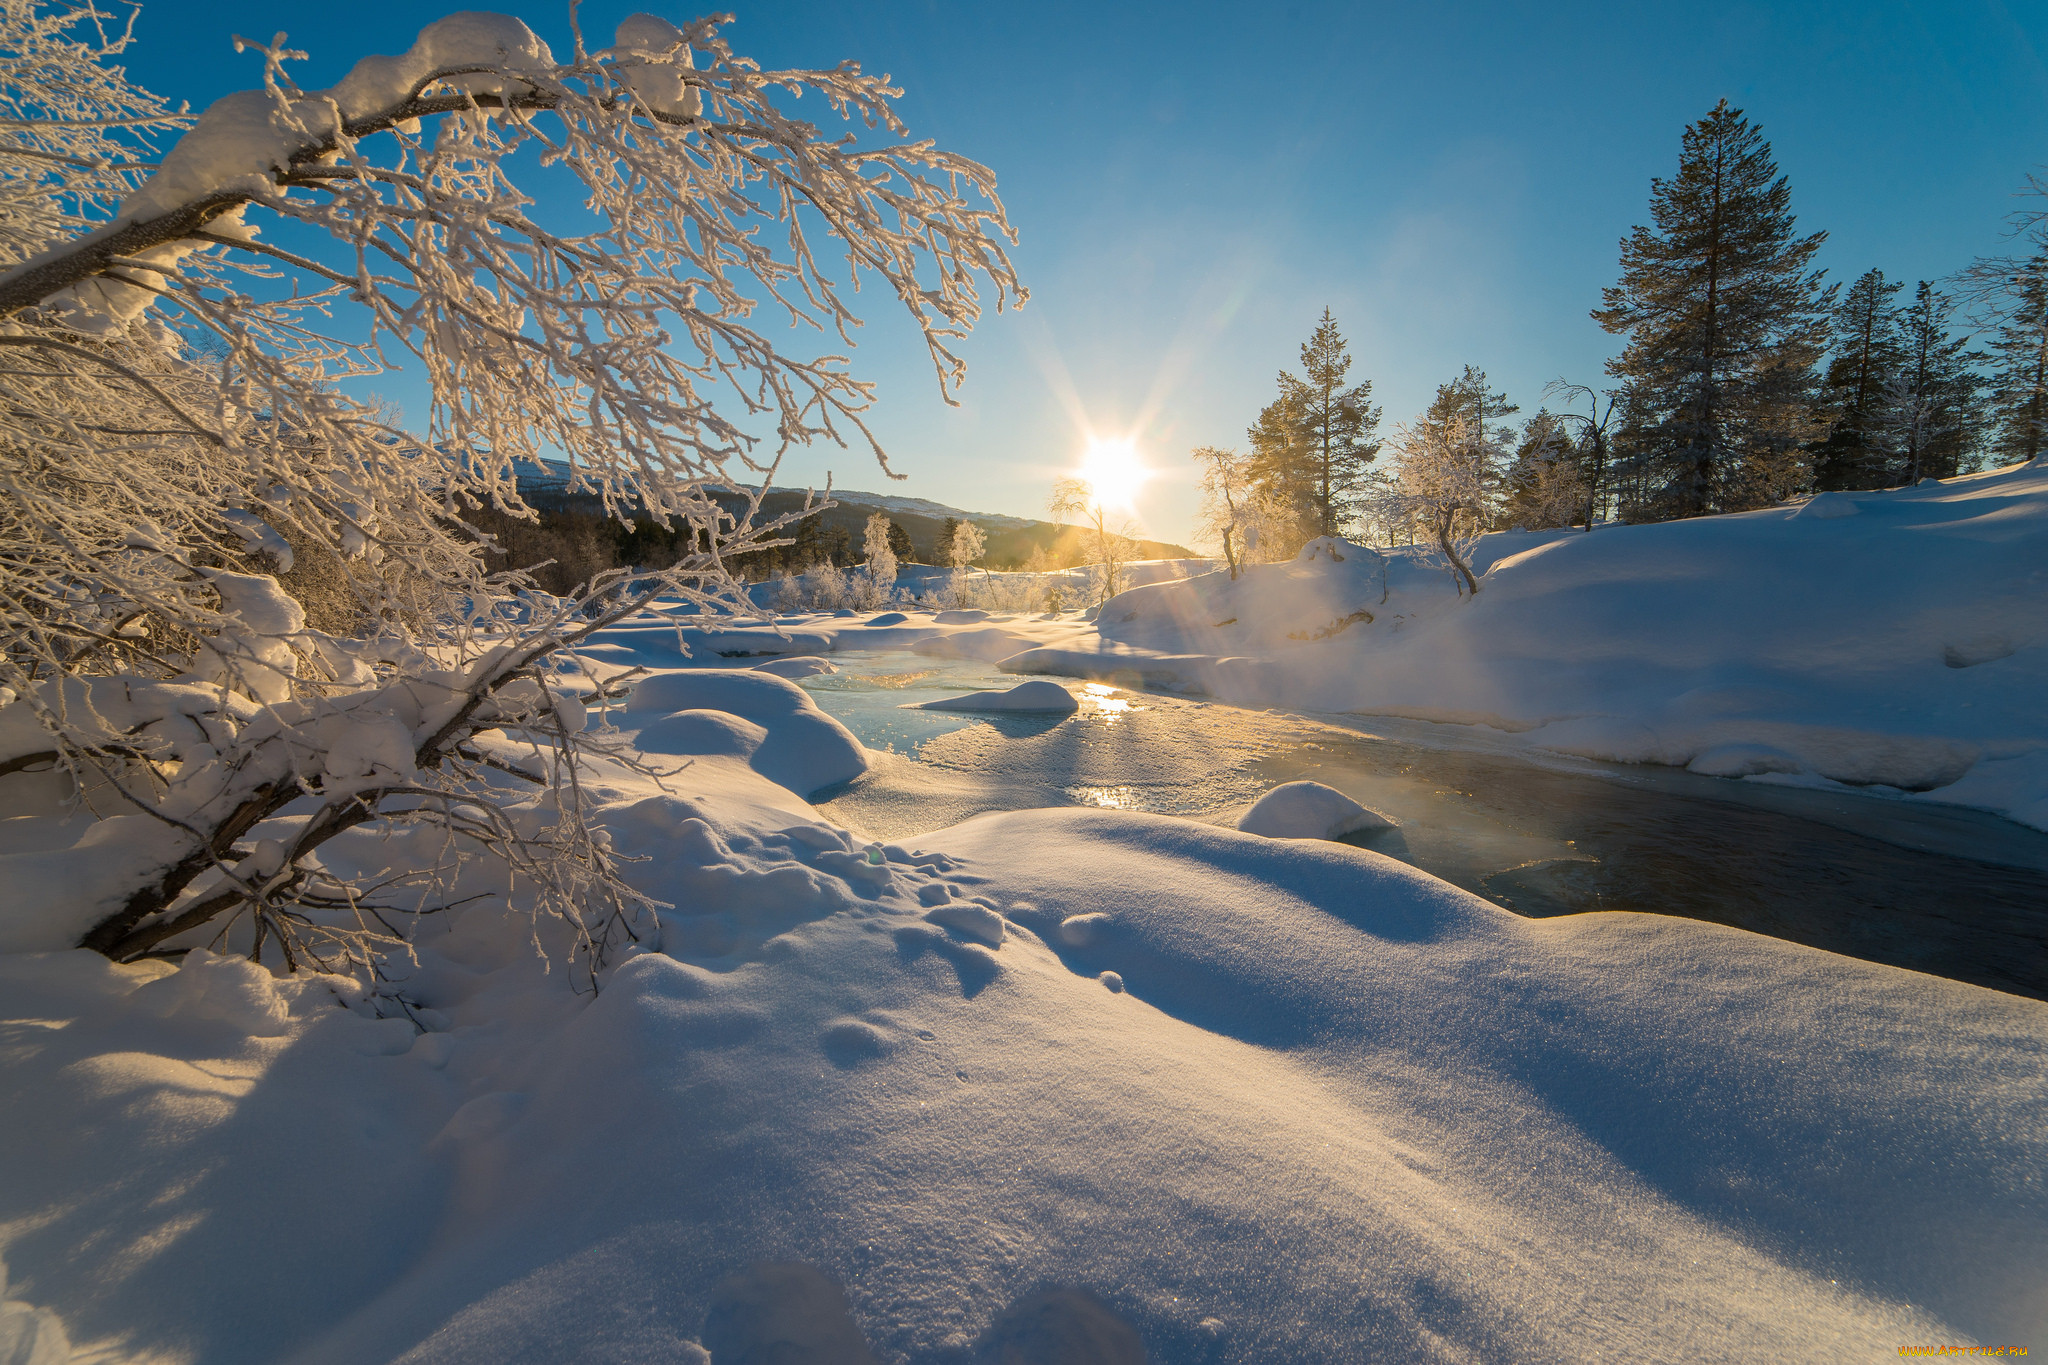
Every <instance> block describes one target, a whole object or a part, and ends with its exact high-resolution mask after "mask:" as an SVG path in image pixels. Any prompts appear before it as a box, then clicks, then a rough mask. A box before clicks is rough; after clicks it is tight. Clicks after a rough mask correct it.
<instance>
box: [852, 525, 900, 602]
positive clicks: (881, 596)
mask: <svg viewBox="0 0 2048 1365" xmlns="http://www.w3.org/2000/svg"><path fill="white" fill-rule="evenodd" d="M895 529H896V523H895V522H893V521H891V520H889V516H888V513H886V512H877V513H875V514H874V515H873V516H871V517H869V518H868V519H867V525H866V526H865V527H864V528H863V530H864V534H863V536H862V540H861V554H862V556H863V558H864V559H865V560H866V563H867V569H866V573H867V587H868V591H867V593H866V594H865V595H864V600H863V601H862V602H861V605H862V606H864V607H869V608H874V607H878V606H880V605H881V604H882V603H884V602H887V601H888V600H889V596H890V594H892V593H893V592H895V591H896V566H897V560H896V546H895V544H894V539H895V538H894V537H893V536H891V535H890V534H889V533H890V532H891V531H894V530H895Z"/></svg>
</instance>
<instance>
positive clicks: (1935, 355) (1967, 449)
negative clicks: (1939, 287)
mask: <svg viewBox="0 0 2048 1365" xmlns="http://www.w3.org/2000/svg"><path fill="white" fill-rule="evenodd" d="M1954 312H1955V305H1954V304H1953V303H1952V302H1951V301H1950V300H1949V299H1948V297H1947V296H1946V295H1943V294H1941V293H1938V292H1937V291H1936V290H1935V288H1934V286H1933V285H1932V284H1930V283H1929V282H1928V281H1926V280H1922V281H1920V284H1919V286H1918V288H1917V289H1915V290H1914V293H1913V302H1912V303H1910V304H1908V305H1907V306H1906V307H1905V308H1903V309H1901V310H1900V313H1899V335H1900V350H1901V355H1900V358H1899V364H1898V368H1897V370H1896V371H1895V372H1894V373H1893V375H1892V378H1891V380H1890V382H1889V383H1887V384H1886V386H1885V392H1884V394H1883V396H1882V400H1881V402H1880V403H1879V405H1878V408H1877V411H1876V414H1875V420H1874V422H1873V424H1872V433H1873V437H1872V439H1873V443H1874V444H1875V445H1876V446H1877V447H1878V449H1879V450H1880V451H1881V452H1882V454H1883V457H1884V460H1885V468H1886V475H1887V482H1888V483H1894V482H1895V483H1917V482H1919V481H1920V480H1921V479H1923V478H1937V479H1946V478H1953V477H1954V476H1955V475H1957V474H1965V473H1968V472H1969V471H1970V470H1971V469H1972V468H1974V467H1975V465H1976V462H1977V459H1978V450H1979V448H1980V447H1981V445H1982V444H1983V439H1984V426H1985V420H1984V410H1983V401H1982V391H1983V387H1984V380H1983V377H1982V375H1981V374H1979V373H1978V367H1979V366H1980V365H1981V364H1983V362H1984V360H1985V357H1984V355H1983V354H1982V353H1981V352H1977V351H1971V350H1968V349H1966V348H1967V347H1968V346H1969V344H1970V338H1969V337H1967V336H1954V335H1951V333H1950V331H1949V319H1950V317H1951V316H1952V315H1953V314H1954Z"/></svg>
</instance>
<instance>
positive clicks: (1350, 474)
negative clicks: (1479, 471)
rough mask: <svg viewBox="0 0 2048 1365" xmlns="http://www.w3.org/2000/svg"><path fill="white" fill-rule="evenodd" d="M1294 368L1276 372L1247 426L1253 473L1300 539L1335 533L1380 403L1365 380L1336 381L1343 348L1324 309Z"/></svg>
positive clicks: (1359, 481)
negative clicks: (1287, 510) (1274, 392)
mask: <svg viewBox="0 0 2048 1365" xmlns="http://www.w3.org/2000/svg"><path fill="white" fill-rule="evenodd" d="M1301 368H1302V373H1301V374H1299V375H1295V374H1291V373H1289V372H1288V371H1286V370H1282V371H1281V372H1280V396H1279V397H1278V398H1276V399H1274V400H1273V401H1272V402H1271V403H1269V404H1267V405H1266V407H1265V409H1264V410H1263V411H1262V412H1260V414H1259V420H1258V422H1257V423H1256V424H1255V425H1253V427H1252V428H1251V430H1250V432H1249V433H1248V434H1249V437H1250V440H1251V445H1252V467H1253V474H1254V478H1255V479H1256V481H1257V483H1258V486H1259V488H1260V489H1261V490H1262V492H1263V493H1264V495H1265V497H1266V498H1267V499H1268V500H1269V501H1278V502H1281V503H1284V504H1287V505H1289V506H1291V507H1293V508H1294V509H1295V515H1296V517H1297V519H1298V520H1299V522H1300V527H1299V538H1300V539H1307V538H1308V537H1310V536H1334V535H1340V534H1342V533H1343V531H1344V529H1345V527H1346V525H1347V524H1348V523H1349V522H1350V521H1351V520H1352V519H1353V517H1355V516H1356V514H1357V512H1358V510H1359V507H1360V504H1361V503H1362V501H1363V498H1364V494H1365V490H1366V488H1367V487H1368V486H1369V484H1370V482H1371V479H1372V470H1371V465H1372V461H1373V459H1374V458H1375V457H1376V456H1377V455H1378V454H1379V452H1380V443H1379V441H1378V440H1377V439H1375V433H1376V432H1377V431H1378V429H1379V422H1380V409H1379V408H1378V407H1376V406H1374V405H1373V403H1372V401H1371V400H1372V381H1371V380H1369V379H1368V380H1364V381H1361V382H1360V383H1357V384H1351V385H1347V384H1346V383H1345V382H1344V381H1345V379H1346V377H1347V376H1348V374H1349V372H1350V369H1351V355H1350V351H1349V348H1348V347H1347V346H1346V344H1345V341H1344V337H1343V335H1342V334H1341V333H1340V332H1338V330H1337V320H1336V318H1335V317H1333V316H1331V313H1330V310H1329V309H1328V308H1325V309H1323V316H1322V319H1321V321H1319V322H1318V323H1317V324H1316V330H1315V332H1314V334H1313V335H1311V336H1310V337H1309V339H1308V340H1307V341H1306V342H1304V343H1303V344H1302V347H1301Z"/></svg>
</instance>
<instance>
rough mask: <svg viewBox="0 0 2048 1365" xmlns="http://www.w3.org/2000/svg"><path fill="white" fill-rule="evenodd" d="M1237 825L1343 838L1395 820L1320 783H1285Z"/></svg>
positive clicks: (1272, 835)
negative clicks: (1368, 808)
mask: <svg viewBox="0 0 2048 1365" xmlns="http://www.w3.org/2000/svg"><path fill="white" fill-rule="evenodd" d="M1237 827H1238V828H1239V829H1241V830H1243V831H1244V832H1245V833H1246V834H1262V835H1264V836H1265V837H1266V838H1268V839H1341V838H1343V837H1344V836H1345V835H1347V834H1362V833H1365V832H1367V831H1369V830H1376V829H1392V828H1393V827H1394V822H1393V821H1392V820H1389V819H1388V818H1387V817H1386V816H1384V815H1381V814H1380V813H1379V812H1378V811H1375V810H1367V809H1366V808H1365V807H1364V806H1361V805H1359V804H1358V803H1357V802H1356V801H1353V800H1352V799H1351V798H1350V797H1348V796H1346V795H1345V794H1344V793H1343V792H1340V791H1338V790H1337V789H1336V788H1334V787H1326V786H1324V785H1323V784H1322V783H1320V782H1284V783H1282V784H1281V785H1279V786H1277V787H1275V788H1273V790H1271V791H1269V792H1267V793H1266V794H1265V795H1264V796H1262V797H1260V798H1259V799H1258V800H1256V801H1254V802H1253V803H1252V808H1251V809H1250V810H1248V811H1246V812H1245V813H1244V816H1243V818H1242V819H1240V820H1239V821H1238V822H1237Z"/></svg>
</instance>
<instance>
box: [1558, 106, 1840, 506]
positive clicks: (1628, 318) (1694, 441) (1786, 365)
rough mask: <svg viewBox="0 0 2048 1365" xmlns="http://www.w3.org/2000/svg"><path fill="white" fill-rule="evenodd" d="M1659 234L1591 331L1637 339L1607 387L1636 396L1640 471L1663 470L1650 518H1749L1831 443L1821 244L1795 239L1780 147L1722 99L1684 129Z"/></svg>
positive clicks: (1641, 241) (1653, 193)
mask: <svg viewBox="0 0 2048 1365" xmlns="http://www.w3.org/2000/svg"><path fill="white" fill-rule="evenodd" d="M1650 187H1651V188H1650V215H1651V220H1652V223H1653V224H1654V226H1639V227H1637V228H1636V229H1635V230H1634V231H1633V232H1632V233H1630V235H1629V236H1628V237H1626V238H1624V239H1623V240H1622V243H1621V281H1620V283H1618V284H1616V285H1614V286H1613V287H1612V288H1609V289H1606V290H1604V291H1602V292H1603V295H1604V299H1605V306H1604V307H1602V308H1597V309H1595V310H1594V311H1593V318H1594V320H1595V321H1597V322H1598V323H1599V324H1600V325H1601V326H1603V327H1605V328H1606V329H1607V330H1608V331H1610V332H1615V333H1620V334H1624V335H1626V336H1627V337H1628V343H1627V346H1626V347H1625V348H1624V349H1623V351H1622V353H1621V355H1620V356H1618V357H1616V358H1615V359H1614V360H1612V361H1610V362H1609V363H1608V371H1609V373H1611V374H1613V375H1615V376H1616V377H1617V378H1619V379H1621V380H1622V381H1623V382H1624V383H1625V385H1626V386H1627V387H1628V388H1629V390H1630V396H1629V400H1628V404H1627V406H1628V407H1629V409H1630V410H1631V415H1632V420H1631V422H1630V423H1629V424H1628V425H1627V428H1626V429H1627V431H1628V434H1629V436H1630V443H1631V448H1630V449H1629V450H1628V451H1627V454H1628V455H1629V456H1630V457H1631V459H1632V460H1634V461H1636V462H1638V463H1639V464H1641V465H1643V466H1645V467H1647V468H1649V469H1651V470H1654V471H1655V474H1656V476H1657V479H1658V482H1659V484H1660V489H1659V495H1658V497H1657V499H1656V501H1655V503H1654V504H1653V505H1651V506H1648V507H1644V508H1642V509H1640V510H1641V512H1642V513H1644V514H1648V515H1656V516H1698V515H1701V514H1703V513H1707V512H1717V511H1728V510H1733V509H1738V508H1743V507H1754V506H1758V505H1760V504H1763V503H1767V502H1771V501H1775V500H1777V499H1780V498H1782V497H1785V496H1786V495H1788V494H1790V493H1792V492H1794V491H1797V489H1798V488H1799V487H1800V486H1801V485H1802V484H1803V483H1804V482H1805V480H1806V473H1805V463H1804V450H1805V447H1806V445H1807V444H1808V443H1809V442H1811V441H1813V440H1815V439H1816V438H1818V437H1819V436H1820V435H1821V432H1822V427H1821V419H1820V418H1818V417H1816V415H1815V412H1816V409H1815V404H1814V402H1813V397H1814V394H1813V388H1814V384H1813V378H1814V365H1815V362H1816V361H1817V360H1818V359H1819V358H1820V355H1821V352H1822V349H1823V347H1824V345H1825V342H1826V337H1827V308H1828V306H1829V305H1830V304H1831V303H1832V296H1831V294H1830V292H1829V291H1828V290H1825V289H1823V288H1822V287H1821V277H1822V275H1823V274H1824V273H1825V272H1823V271H1818V270H1814V269H1812V268H1811V266H1812V262H1813V256H1814V253H1815V252H1817V251H1818V250H1819V249H1820V245H1821V243H1822V242H1823V241H1825V240H1826V237H1827V234H1826V233H1814V234H1812V235H1811V236H1806V237H1800V236H1798V235H1796V234H1795V231H1794V219H1793V216H1792V211H1791V200H1792V191H1791V187H1790V185H1789V183H1788V182H1787V180H1786V179H1785V177H1783V176H1781V175H1780V174H1779V173H1778V167H1777V163H1776V162H1775V161H1774V160H1772V157H1771V148H1770V144H1769V143H1767V142H1765V141H1764V139H1763V135H1762V134H1761V133H1760V132H1759V131H1758V130H1757V129H1756V127H1754V126H1753V125H1752V124H1751V123H1750V122H1749V121H1748V120H1747V119H1746V118H1744V117H1743V115H1742V111H1741V110H1739V109H1731V108H1730V107H1729V106H1728V102H1727V101H1726V100H1722V101H1721V102H1720V103H1719V104H1717V105H1716V106H1715V107H1714V108H1713V109H1712V110H1711V111H1710V112H1708V114H1707V115H1706V117H1704V118H1702V119H1700V120H1699V121H1698V122H1697V123H1694V124H1693V125H1692V126H1691V127H1689V128H1687V129H1686V130H1685V135H1684V139H1683V146H1682V148H1681V150H1680V153H1679V164H1678V174H1677V175H1676V176H1674V177H1672V178H1671V179H1669V180H1663V179H1653V180H1652V181H1651V182H1650Z"/></svg>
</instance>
